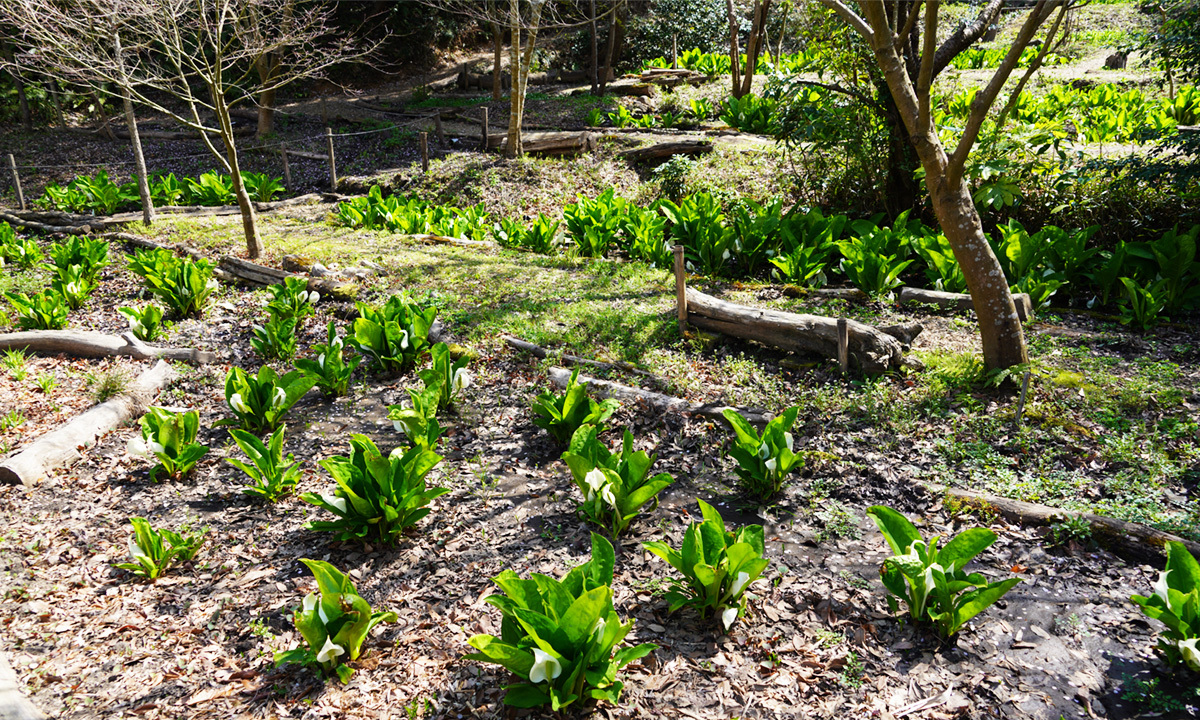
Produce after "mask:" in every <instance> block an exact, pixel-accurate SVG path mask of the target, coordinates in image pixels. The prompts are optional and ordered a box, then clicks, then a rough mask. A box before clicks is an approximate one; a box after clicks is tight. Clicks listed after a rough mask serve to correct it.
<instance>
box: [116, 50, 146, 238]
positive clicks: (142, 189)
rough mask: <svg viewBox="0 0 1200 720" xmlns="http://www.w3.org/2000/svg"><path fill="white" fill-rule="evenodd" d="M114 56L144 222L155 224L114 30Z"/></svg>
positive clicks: (140, 141)
mask: <svg viewBox="0 0 1200 720" xmlns="http://www.w3.org/2000/svg"><path fill="white" fill-rule="evenodd" d="M113 51H114V52H113V55H114V56H115V58H116V62H117V72H118V73H119V76H120V79H121V102H122V103H123V104H124V107H125V124H126V125H128V126H129V142H130V144H132V145H133V162H134V166H135V167H136V169H137V186H138V197H139V198H141V200H142V222H143V223H144V224H146V225H150V224H152V223H153V222H154V199H153V198H152V197H150V179H149V178H148V177H147V175H146V155H145V154H144V153H143V152H142V136H141V134H140V131H139V130H138V124H137V115H136V114H135V113H134V112H133V98H131V97H130V95H129V81H128V78H127V76H126V75H125V56H124V53H123V52H122V50H121V33H120V32H118V31H117V30H116V29H114V30H113Z"/></svg>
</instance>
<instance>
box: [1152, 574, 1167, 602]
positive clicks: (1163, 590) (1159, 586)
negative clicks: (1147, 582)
mask: <svg viewBox="0 0 1200 720" xmlns="http://www.w3.org/2000/svg"><path fill="white" fill-rule="evenodd" d="M1170 573H1171V571H1170V570H1164V571H1163V572H1160V573H1159V574H1158V581H1157V582H1155V583H1154V594H1155V595H1156V596H1157V597H1158V598H1160V599H1161V600H1162V601H1163V605H1166V606H1167V607H1171V596H1170V594H1169V593H1168V592H1167V590H1168V587H1167V575H1169V574H1170Z"/></svg>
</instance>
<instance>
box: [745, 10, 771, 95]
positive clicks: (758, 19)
mask: <svg viewBox="0 0 1200 720" xmlns="http://www.w3.org/2000/svg"><path fill="white" fill-rule="evenodd" d="M770 11H771V0H761V2H758V3H756V4H755V6H754V24H753V25H752V26H751V29H750V37H749V39H748V40H747V41H746V69H745V71H743V73H742V95H743V96H745V95H749V94H750V90H751V88H752V87H753V85H754V73H755V72H757V71H758V55H759V53H760V52H761V51H762V47H763V44H764V43H766V37H767V14H768V13H770ZM769 51H770V48H768V52H769Z"/></svg>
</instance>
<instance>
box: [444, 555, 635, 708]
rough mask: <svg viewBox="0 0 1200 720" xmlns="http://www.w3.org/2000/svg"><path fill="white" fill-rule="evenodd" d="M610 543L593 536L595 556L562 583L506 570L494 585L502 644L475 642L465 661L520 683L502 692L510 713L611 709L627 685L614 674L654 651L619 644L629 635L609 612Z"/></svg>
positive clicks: (629, 625) (486, 638)
mask: <svg viewBox="0 0 1200 720" xmlns="http://www.w3.org/2000/svg"><path fill="white" fill-rule="evenodd" d="M614 563H615V554H614V552H613V547H612V544H610V543H609V542H608V541H607V540H605V539H604V538H603V537H602V536H600V535H597V534H596V533H592V557H591V559H590V560H588V561H587V562H585V563H583V564H582V565H579V566H578V567H575V568H572V569H571V571H570V572H568V573H567V574H566V575H565V576H563V578H562V580H555V579H554V578H552V577H549V576H547V575H540V574H536V573H535V574H534V575H533V577H532V578H530V579H528V580H523V579H521V578H520V577H519V576H518V575H517V574H516V573H515V572H513V571H512V570H505V571H503V572H501V573H500V574H499V575H497V576H496V577H494V578H492V582H494V583H496V585H497V587H499V588H500V590H501V591H502V593H503V594H496V595H490V596H488V598H487V599H486V602H488V603H489V604H491V605H494V606H496V607H497V608H499V609H500V612H501V613H502V614H503V619H502V621H501V626H500V637H496V636H494V635H475V636H473V637H472V638H471V639H470V641H469V642H470V643H471V647H473V648H475V649H476V650H478V651H479V652H475V653H471V654H469V655H467V656H466V658H467V659H469V660H479V661H482V662H488V663H496V664H498V665H502V666H504V667H505V668H506V669H507V670H508V671H509V672H511V673H513V674H514V675H516V676H518V677H519V678H520V682H516V683H513V684H511V685H507V686H506V687H505V688H504V689H505V690H507V693H506V694H505V696H504V703H505V704H506V705H512V706H515V707H537V706H540V705H545V704H547V703H549V704H550V706H551V708H552V709H553V710H554V711H556V712H557V711H559V710H561V709H562V708H565V707H567V706H569V705H571V704H572V703H574V702H576V701H580V700H589V699H591V700H607V701H608V702H610V703H612V704H614V705H616V704H617V703H618V701H619V700H620V696H621V690H622V688H623V687H624V684H623V683H622V682H621V681H620V680H617V679H616V677H617V671H619V670H620V669H621V668H623V667H625V666H626V665H628V664H629V663H631V662H633V661H634V660H637V659H639V658H642V657H645V656H646V655H647V654H649V653H650V652H652V651H653V650H654V649H655V648H657V647H658V646H657V645H653V644H651V643H643V644H641V645H637V646H634V647H623V648H621V649H619V650H616V651H615V652H614V649H615V648H616V646H617V644H618V643H620V642H621V641H622V640H624V639H625V636H626V635H628V634H629V631H630V630H631V629H633V621H632V620H630V621H629V622H626V623H622V622H621V618H620V617H619V616H618V615H617V613H616V610H615V609H614V608H613V601H612V587H611V585H612V579H613V565H614Z"/></svg>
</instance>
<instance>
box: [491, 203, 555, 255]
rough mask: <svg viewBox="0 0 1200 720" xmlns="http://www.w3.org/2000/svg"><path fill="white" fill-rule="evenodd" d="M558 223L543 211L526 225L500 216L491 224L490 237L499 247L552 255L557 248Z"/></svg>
mask: <svg viewBox="0 0 1200 720" xmlns="http://www.w3.org/2000/svg"><path fill="white" fill-rule="evenodd" d="M560 225H561V223H560V222H559V221H558V220H551V219H550V218H548V217H546V215H545V214H543V213H538V216H537V217H536V218H534V219H533V220H530V221H529V224H528V225H522V224H521V222H520V221H519V220H511V219H509V218H501V219H500V220H499V221H497V222H496V223H495V224H494V225H492V238H493V239H495V241H496V243H497V244H498V245H500V246H501V247H506V248H520V249H523V250H529V251H530V252H535V253H540V254H542V255H553V254H554V253H555V251H557V250H558V228H559V226H560Z"/></svg>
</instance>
